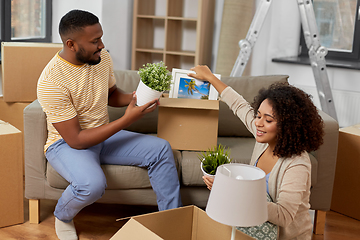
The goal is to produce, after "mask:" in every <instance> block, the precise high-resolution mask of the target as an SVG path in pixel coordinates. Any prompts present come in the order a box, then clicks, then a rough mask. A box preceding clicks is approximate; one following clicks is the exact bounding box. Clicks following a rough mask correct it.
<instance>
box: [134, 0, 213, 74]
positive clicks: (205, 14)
mask: <svg viewBox="0 0 360 240" xmlns="http://www.w3.org/2000/svg"><path fill="white" fill-rule="evenodd" d="M214 7H215V1H214V0H135V1H134V14H133V33H132V60H131V69H132V70H138V69H139V67H142V66H143V65H144V64H146V63H154V62H159V61H163V62H164V63H165V65H166V66H167V67H168V69H169V70H170V71H171V69H172V68H185V69H188V68H190V67H193V66H196V65H198V64H206V65H210V64H211V54H212V38H213V36H212V34H213V26H214Z"/></svg>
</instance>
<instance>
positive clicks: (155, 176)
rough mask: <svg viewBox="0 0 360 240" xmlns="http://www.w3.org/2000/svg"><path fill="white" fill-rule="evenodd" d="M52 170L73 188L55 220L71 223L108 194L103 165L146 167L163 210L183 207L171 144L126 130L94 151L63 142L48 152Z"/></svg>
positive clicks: (63, 198)
mask: <svg viewBox="0 0 360 240" xmlns="http://www.w3.org/2000/svg"><path fill="white" fill-rule="evenodd" d="M46 158H47V160H48V161H49V162H50V164H51V166H52V167H53V168H54V169H55V170H56V171H57V172H58V173H59V174H60V175H61V176H62V177H64V178H65V179H66V180H67V181H68V182H69V183H70V184H69V186H68V187H67V188H66V189H65V191H64V192H63V194H62V195H61V197H60V199H59V200H58V202H57V205H56V208H55V212H54V214H55V216H56V217H57V218H58V219H59V220H61V221H63V222H70V221H71V220H72V219H73V218H74V217H75V215H76V214H77V213H78V212H79V211H80V210H81V209H83V208H84V207H86V206H87V205H90V204H92V203H93V202H95V201H96V200H98V199H99V198H101V196H102V195H103V194H104V191H105V188H106V186H107V185H106V178H105V175H104V172H103V171H102V169H101V167H100V165H101V164H114V165H127V166H138V167H144V168H146V169H147V170H148V175H149V178H150V183H151V185H152V188H153V190H154V192H155V193H156V197H157V203H158V208H159V210H165V209H171V208H177V207H181V206H182V203H181V198H180V185H179V179H178V175H177V171H176V166H175V162H174V156H173V153H172V150H171V147H170V144H169V143H168V142H167V141H165V140H163V139H160V138H157V137H154V136H149V135H144V134H139V133H133V132H129V131H125V130H122V131H120V132H118V133H116V134H114V135H113V136H112V137H110V138H108V139H107V140H105V141H104V142H102V143H100V144H98V145H95V146H93V147H90V148H87V149H82V150H77V149H74V148H71V147H70V146H69V145H68V144H67V143H66V142H65V141H64V140H63V139H60V140H58V141H56V142H55V143H53V144H52V145H51V146H50V147H49V148H48V149H47V151H46Z"/></svg>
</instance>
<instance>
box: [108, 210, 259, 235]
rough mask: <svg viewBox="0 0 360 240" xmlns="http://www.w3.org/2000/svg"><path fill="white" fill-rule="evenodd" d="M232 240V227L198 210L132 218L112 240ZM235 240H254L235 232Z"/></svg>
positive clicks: (171, 211) (167, 211) (173, 211)
mask: <svg viewBox="0 0 360 240" xmlns="http://www.w3.org/2000/svg"><path fill="white" fill-rule="evenodd" d="M118 239H132V240H144V239H146V240H160V239H165V240H168V239H169V240H170V239H171V240H211V239H214V240H215V239H216V240H219V239H231V227H230V226H227V225H224V224H221V223H218V222H216V221H214V220H212V219H211V218H210V217H208V216H207V214H206V213H205V212H204V211H203V210H201V209H200V208H198V207H196V206H187V207H182V208H176V209H171V210H166V211H161V212H156V213H150V214H144V215H140V216H135V217H132V218H130V220H128V222H127V223H126V224H125V225H124V226H123V227H122V228H120V230H119V231H118V232H117V233H115V235H114V236H113V237H112V238H111V240H118ZM235 239H236V240H250V239H252V240H253V239H254V238H252V237H250V236H248V235H246V234H244V233H242V232H240V231H238V230H237V231H236V234H235Z"/></svg>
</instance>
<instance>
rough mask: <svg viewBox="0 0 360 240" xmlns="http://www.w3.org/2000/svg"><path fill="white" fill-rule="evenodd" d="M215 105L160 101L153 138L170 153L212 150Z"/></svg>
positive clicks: (215, 132)
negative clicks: (164, 142)
mask: <svg viewBox="0 0 360 240" xmlns="http://www.w3.org/2000/svg"><path fill="white" fill-rule="evenodd" d="M218 121H219V101H217V100H200V99H186V98H166V97H165V98H160V106H159V115H158V127H157V136H158V137H159V138H162V139H165V140H167V141H168V142H169V143H170V145H171V147H172V149H177V150H193V151H205V150H208V149H209V148H212V147H214V146H216V144H217V136H218Z"/></svg>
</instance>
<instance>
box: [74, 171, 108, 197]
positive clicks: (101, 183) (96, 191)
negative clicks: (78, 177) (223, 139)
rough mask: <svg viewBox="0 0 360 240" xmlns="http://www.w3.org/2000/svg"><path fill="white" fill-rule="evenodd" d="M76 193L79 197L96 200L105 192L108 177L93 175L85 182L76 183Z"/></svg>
mask: <svg viewBox="0 0 360 240" xmlns="http://www.w3.org/2000/svg"><path fill="white" fill-rule="evenodd" d="M73 186H74V189H75V191H76V195H77V197H79V198H91V199H94V200H97V199H99V198H100V197H101V196H102V195H103V194H104V192H105V188H106V187H107V185H106V179H105V178H103V179H101V178H97V177H93V178H91V179H88V181H86V182H83V183H78V184H74V185H73Z"/></svg>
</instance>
